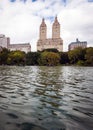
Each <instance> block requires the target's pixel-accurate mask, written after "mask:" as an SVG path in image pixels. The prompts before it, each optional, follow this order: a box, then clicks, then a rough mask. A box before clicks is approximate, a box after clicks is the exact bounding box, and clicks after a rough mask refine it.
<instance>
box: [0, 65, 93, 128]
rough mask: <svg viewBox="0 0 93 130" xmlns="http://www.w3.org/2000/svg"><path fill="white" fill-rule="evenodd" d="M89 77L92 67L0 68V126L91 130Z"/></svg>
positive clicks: (92, 91)
mask: <svg viewBox="0 0 93 130" xmlns="http://www.w3.org/2000/svg"><path fill="white" fill-rule="evenodd" d="M92 77H93V68H92V67H61V66H59V67H58V66H57V67H44V66H39V67H37V66H25V67H17V66H1V67H0V111H1V112H3V115H2V117H3V118H2V119H0V122H1V123H0V126H2V129H3V127H6V128H7V129H8V128H9V130H10V128H13V127H15V129H16V130H17V129H20V130H21V129H22V130H26V129H31V130H34V129H38V130H39V129H40V130H42V129H46V130H88V129H89V130H92V129H93V80H92ZM1 112H0V115H1ZM11 119H13V120H11ZM8 120H10V121H8ZM13 121H14V122H13ZM0 128H1V127H0ZM6 128H4V129H5V130H6Z"/></svg>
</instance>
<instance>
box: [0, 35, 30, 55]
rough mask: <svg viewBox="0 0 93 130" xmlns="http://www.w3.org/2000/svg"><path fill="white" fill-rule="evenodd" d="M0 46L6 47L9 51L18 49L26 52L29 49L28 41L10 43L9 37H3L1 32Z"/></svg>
mask: <svg viewBox="0 0 93 130" xmlns="http://www.w3.org/2000/svg"><path fill="white" fill-rule="evenodd" d="M0 47H2V48H7V49H9V50H10V51H15V50H20V51H24V52H26V53H27V52H30V51H31V45H30V43H23V44H10V38H9V37H5V35H3V34H1V35H0Z"/></svg>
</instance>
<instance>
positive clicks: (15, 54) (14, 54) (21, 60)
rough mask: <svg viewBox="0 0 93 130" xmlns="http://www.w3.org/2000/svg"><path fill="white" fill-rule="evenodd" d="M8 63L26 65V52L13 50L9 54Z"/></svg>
mask: <svg viewBox="0 0 93 130" xmlns="http://www.w3.org/2000/svg"><path fill="white" fill-rule="evenodd" d="M7 64H9V65H25V52H23V51H19V50H17V51H11V52H10V53H9V55H8V59H7Z"/></svg>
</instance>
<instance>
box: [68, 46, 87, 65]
mask: <svg viewBox="0 0 93 130" xmlns="http://www.w3.org/2000/svg"><path fill="white" fill-rule="evenodd" d="M85 53H86V49H82V48H80V47H79V48H76V49H74V50H71V51H69V52H68V57H69V60H70V63H71V64H76V63H77V62H78V61H79V60H81V61H84V60H85Z"/></svg>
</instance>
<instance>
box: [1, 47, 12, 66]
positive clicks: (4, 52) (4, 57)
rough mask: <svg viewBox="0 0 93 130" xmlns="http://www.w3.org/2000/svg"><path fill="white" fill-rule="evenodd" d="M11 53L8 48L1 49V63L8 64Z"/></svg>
mask: <svg viewBox="0 0 93 130" xmlns="http://www.w3.org/2000/svg"><path fill="white" fill-rule="evenodd" d="M9 53H10V51H9V50H8V49H6V48H3V49H2V50H1V51H0V65H2V64H4V65H6V64H7V58H8V54H9Z"/></svg>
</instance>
